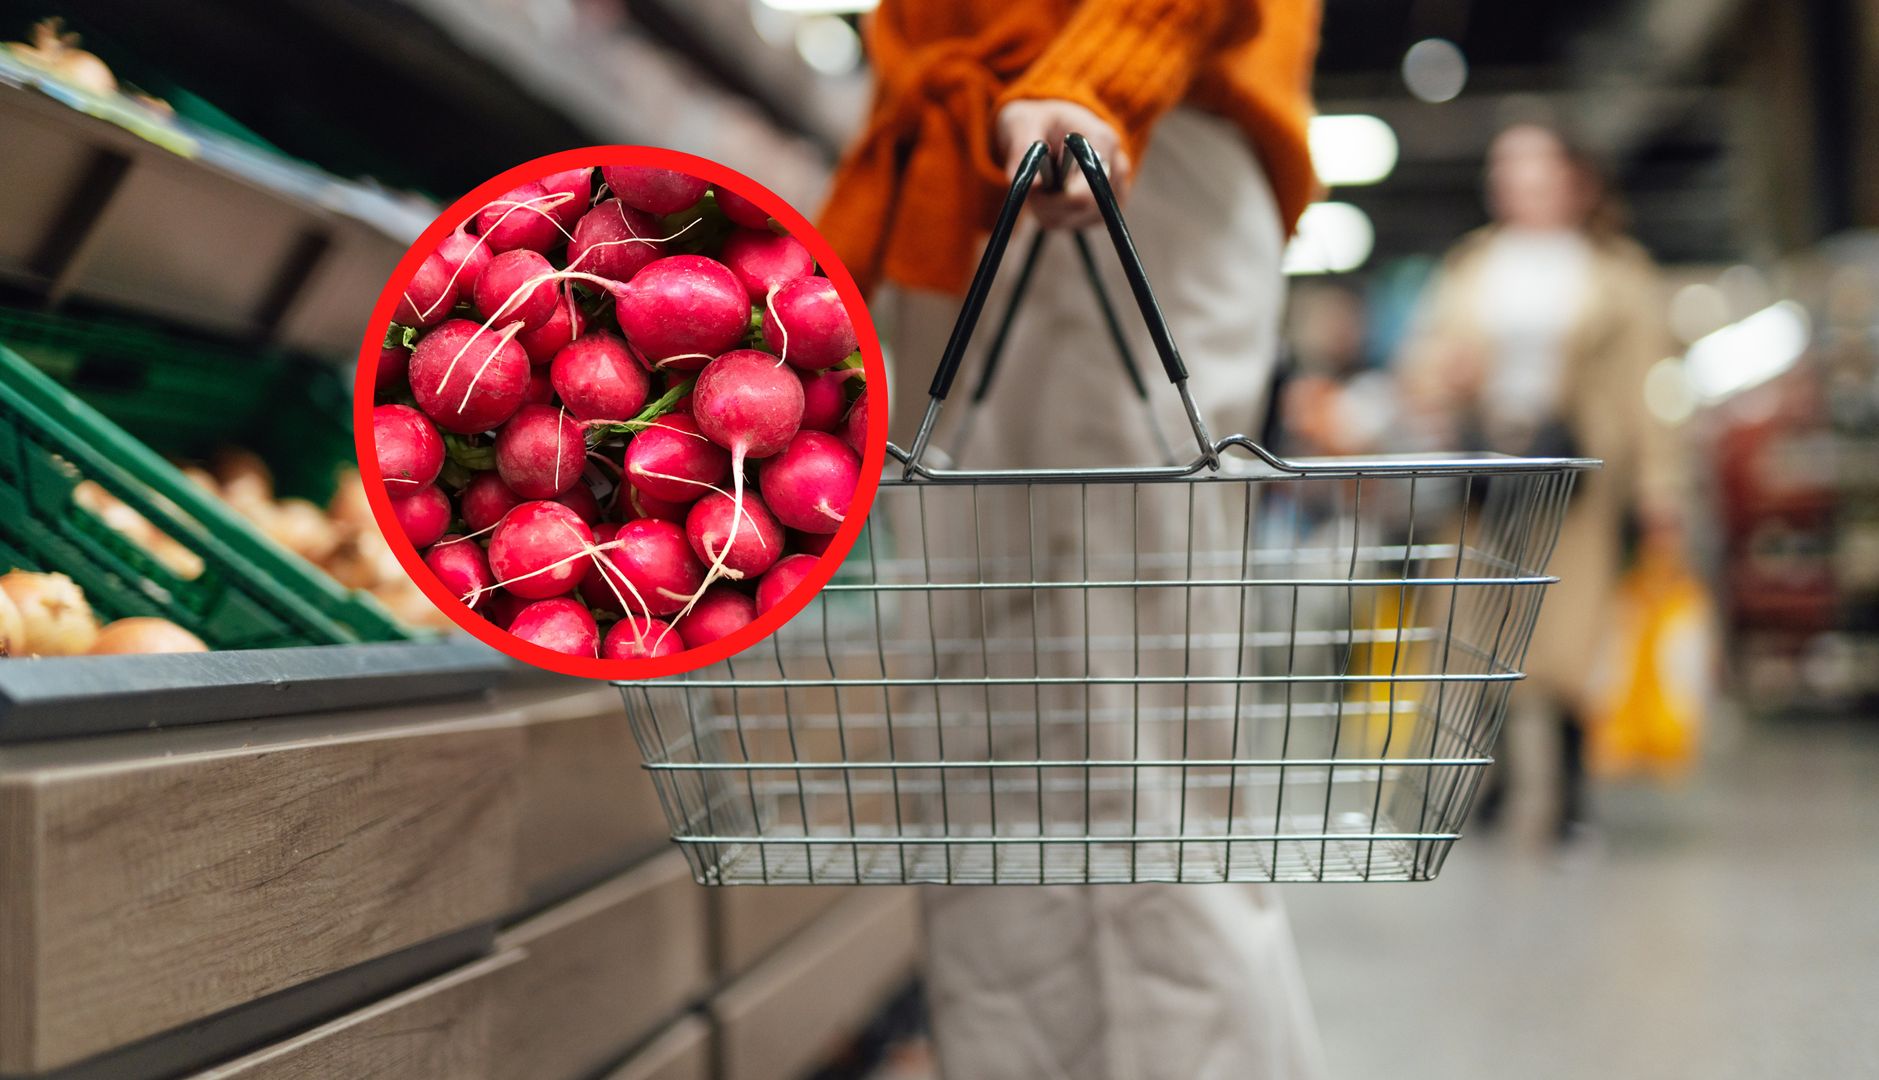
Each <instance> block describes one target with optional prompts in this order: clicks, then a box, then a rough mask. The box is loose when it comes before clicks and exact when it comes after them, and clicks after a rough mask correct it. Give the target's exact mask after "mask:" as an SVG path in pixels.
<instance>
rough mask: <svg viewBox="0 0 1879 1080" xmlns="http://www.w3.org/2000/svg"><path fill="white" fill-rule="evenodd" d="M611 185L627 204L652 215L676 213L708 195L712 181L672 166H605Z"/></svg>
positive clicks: (607, 179)
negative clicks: (706, 189)
mask: <svg viewBox="0 0 1879 1080" xmlns="http://www.w3.org/2000/svg"><path fill="white" fill-rule="evenodd" d="M600 175H601V176H602V177H604V178H605V179H606V181H607V188H608V189H609V190H611V191H612V192H613V194H614V195H615V196H616V197H617V198H619V199H620V201H622V202H624V203H626V205H628V206H631V207H633V208H634V209H637V210H644V211H645V212H647V213H648V214H659V215H661V216H663V215H665V214H676V213H678V212H679V211H680V210H683V209H685V208H686V207H688V206H690V205H692V204H693V203H695V202H697V201H698V200H699V199H701V198H704V194H705V188H707V187H709V186H710V182H709V181H706V180H701V179H699V178H698V177H696V176H690V175H687V174H685V173H682V172H674V171H672V170H671V169H650V168H645V167H642V166H638V165H602V166H601V167H600Z"/></svg>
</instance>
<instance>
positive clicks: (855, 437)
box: [842, 389, 868, 458]
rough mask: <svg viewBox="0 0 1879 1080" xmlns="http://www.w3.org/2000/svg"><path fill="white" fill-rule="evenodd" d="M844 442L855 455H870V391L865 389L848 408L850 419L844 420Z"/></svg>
mask: <svg viewBox="0 0 1879 1080" xmlns="http://www.w3.org/2000/svg"><path fill="white" fill-rule="evenodd" d="M842 442H844V443H847V444H848V448H849V449H850V450H853V451H854V452H855V456H856V457H858V458H860V457H866V456H867V455H868V391H867V390H866V389H863V390H862V391H861V396H860V397H858V398H856V399H855V403H854V405H853V406H851V407H850V408H849V410H848V419H847V420H845V421H843V422H842Z"/></svg>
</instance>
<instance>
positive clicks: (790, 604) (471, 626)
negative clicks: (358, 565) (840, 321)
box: [352, 146, 887, 679]
mask: <svg viewBox="0 0 1879 1080" xmlns="http://www.w3.org/2000/svg"><path fill="white" fill-rule="evenodd" d="M603 165H643V166H651V167H653V168H660V169H674V170H677V171H679V172H685V173H690V174H691V175H693V176H698V177H703V178H704V179H706V180H709V181H711V183H712V184H713V185H723V186H724V187H727V188H730V189H731V190H732V191H734V192H736V193H737V194H739V195H742V196H744V197H745V198H747V199H749V200H750V201H752V202H754V203H756V204H757V205H758V206H761V207H763V208H764V209H765V210H768V211H769V212H770V216H772V217H774V218H775V219H776V220H778V221H779V222H782V224H783V226H784V227H785V228H786V229H788V230H789V233H790V235H791V236H793V237H795V238H796V239H797V240H799V241H801V242H802V244H803V246H805V247H807V248H808V249H809V253H810V254H811V255H813V256H815V260H816V264H817V265H818V266H820V267H821V268H822V272H823V273H824V274H826V275H827V276H828V279H829V280H830V281H831V282H833V283H834V285H835V290H836V292H837V293H838V294H839V295H840V296H841V298H842V303H843V304H844V305H846V306H847V308H848V313H849V317H850V319H851V321H852V322H853V323H854V326H855V337H856V339H857V340H858V342H859V343H860V346H861V357H862V370H863V372H864V374H865V378H866V379H867V383H868V386H869V387H870V388H871V390H872V391H873V392H871V393H869V394H868V438H867V453H866V454H864V455H862V459H861V484H860V486H859V487H857V488H856V489H855V499H854V503H853V504H852V506H851V508H850V510H849V514H848V519H847V520H846V521H844V522H843V523H842V527H841V528H840V529H839V530H837V531H836V533H835V538H834V540H833V541H831V542H830V544H829V548H828V550H827V551H826V552H824V553H823V555H822V556H821V558H819V559H818V560H817V561H816V567H815V569H814V570H812V571H811V572H810V574H809V577H808V578H807V579H806V580H805V581H804V582H803V583H802V584H800V585H798V586H797V587H796V588H795V589H794V590H792V591H791V592H790V594H789V595H788V596H787V597H785V598H784V599H783V601H782V602H781V603H779V604H778V605H777V606H775V607H773V608H771V609H770V610H769V611H767V612H765V613H764V614H762V615H760V616H758V617H757V620H756V621H755V622H753V623H751V624H750V625H749V626H746V627H744V628H743V629H741V630H739V631H737V632H736V633H734V634H730V635H728V636H726V637H724V638H721V639H719V640H717V641H714V642H712V643H711V644H709V645H704V646H701V647H699V648H696V649H687V650H685V651H684V652H681V653H678V654H676V655H673V656H665V657H659V658H657V659H649V660H602V659H599V658H590V657H584V656H569V655H567V654H565V653H558V652H555V651H554V650H552V649H544V648H542V647H541V646H539V645H534V644H531V643H529V642H526V641H523V640H522V639H521V638H518V637H516V636H515V635H513V634H511V633H509V632H508V631H507V630H503V629H501V628H500V627H498V626H497V625H496V624H495V623H492V622H490V621H489V620H488V619H485V618H483V617H482V616H481V615H478V614H477V613H475V612H474V611H471V610H470V609H469V608H468V607H467V606H465V605H464V603H463V601H461V600H459V599H458V598H457V597H455V596H452V595H451V594H450V591H449V590H448V589H446V588H444V585H443V582H441V581H439V580H437V577H436V575H435V574H433V573H431V569H430V567H428V566H426V565H425V564H424V560H423V558H422V557H421V556H420V555H419V554H418V551H417V549H416V548H415V547H413V546H412V544H411V541H410V540H409V539H408V538H406V536H405V534H404V530H403V529H401V528H399V527H398V523H397V519H396V518H395V517H393V516H392V510H391V497H390V496H388V495H387V494H385V484H384V480H383V477H381V476H380V474H379V471H378V454H377V450H376V448H375V447H374V446H373V441H372V407H373V405H374V401H373V397H374V394H375V391H376V385H375V383H376V374H377V371H378V354H379V349H380V348H381V346H383V344H384V341H385V327H386V326H387V325H388V324H389V323H390V322H391V316H392V312H393V311H394V310H395V309H396V308H397V306H398V301H399V299H400V298H401V297H402V296H403V295H404V290H405V285H406V284H407V283H408V282H409V281H410V280H411V278H412V276H413V275H414V274H416V273H417V269H418V266H419V264H421V263H422V262H423V261H424V260H425V258H427V257H428V256H429V255H430V254H431V252H433V251H435V250H436V248H437V245H438V244H439V243H440V242H442V240H443V239H444V237H445V235H447V234H448V233H450V232H451V231H452V230H454V229H455V228H456V227H457V224H458V223H459V222H461V221H464V220H465V219H467V218H468V217H470V215H472V214H474V213H475V212H476V211H478V210H480V209H481V208H482V207H483V206H484V205H486V204H487V203H489V202H490V201H492V200H494V199H495V198H497V197H498V196H500V195H502V194H504V193H505V192H508V191H510V190H512V189H513V188H516V187H518V186H520V185H522V184H525V183H527V182H528V181H530V180H535V179H538V178H540V177H543V176H546V175H548V174H549V173H554V172H560V171H562V170H565V169H578V168H583V167H599V166H603ZM886 386H887V365H886V363H885V362H884V361H883V359H882V357H881V338H880V335H879V334H878V333H877V332H876V331H875V329H874V320H873V319H872V318H871V317H870V316H869V314H868V307H867V304H866V302H865V301H864V299H863V297H862V295H861V289H860V287H859V286H857V285H856V284H855V279H854V278H853V277H852V276H850V275H849V273H848V270H847V268H846V267H844V266H843V265H842V264H841V261H840V260H839V259H837V258H836V257H835V251H834V249H833V248H831V247H830V246H829V244H828V241H826V240H824V239H823V238H822V234H821V233H819V232H817V231H816V230H815V226H813V225H811V224H810V223H809V219H808V218H806V217H804V216H803V215H802V214H800V213H798V212H797V211H796V209H795V208H794V207H792V206H790V205H789V204H788V203H786V202H784V201H783V200H782V199H780V198H778V197H777V195H776V193H775V192H772V191H771V190H770V189H769V188H766V187H764V186H763V185H762V184H759V183H757V182H756V181H755V180H752V179H750V178H749V177H747V176H745V175H743V174H742V173H739V172H736V171H734V170H732V169H729V168H726V167H725V166H723V165H720V164H718V163H717V162H715V161H708V160H706V159H704V158H701V157H697V156H695V155H692V154H687V153H683V152H681V151H678V150H667V149H663V148H661V147H654V146H590V147H585V148H583V149H579V150H564V151H561V152H559V153H554V154H549V155H547V156H545V157H539V158H536V159H535V160H533V161H529V162H524V163H523V164H521V165H517V166H516V167H515V168H513V169H510V170H508V171H506V172H503V173H500V174H498V175H497V176H494V177H491V178H490V179H489V180H487V181H485V182H484V183H482V184H480V185H478V186H477V187H476V188H475V189H474V190H472V191H471V192H470V193H469V194H467V195H465V196H463V197H462V198H461V199H458V200H457V201H456V202H454V203H452V204H451V205H450V207H449V208H448V209H446V210H445V211H444V212H443V213H442V214H440V215H438V217H437V220H436V221H433V222H431V225H430V227H429V228H427V229H425V230H424V233H423V235H421V236H419V237H418V238H417V240H416V241H414V242H413V243H412V245H411V247H410V249H409V250H408V251H406V252H405V255H404V258H402V259H400V260H399V261H398V266H397V268H396V269H394V270H393V271H392V275H391V279H390V280H389V281H387V282H386V283H385V290H384V291H383V292H381V293H380V294H379V297H378V303H377V304H375V305H374V306H373V308H372V319H371V321H370V322H369V323H368V324H367V329H366V334H365V340H364V341H363V342H362V343H361V344H360V346H359V369H358V372H357V374H356V376H355V377H354V380H353V404H352V423H353V443H354V446H355V448H356V450H357V452H358V455H359V473H360V476H361V478H362V479H363V480H364V483H365V495H366V500H367V501H368V502H369V503H370V504H371V507H372V516H373V518H375V519H376V520H377V522H378V528H379V531H380V532H381V533H383V534H384V535H385V539H386V541H387V542H388V543H390V544H391V549H392V552H393V553H394V554H395V555H397V557H398V562H399V563H400V565H402V566H403V567H404V570H405V573H406V574H408V575H409V576H410V577H411V580H412V581H414V582H415V583H416V584H417V586H418V588H420V589H422V590H423V591H424V595H425V596H427V597H429V598H430V601H431V602H432V603H433V604H436V605H437V608H438V610H440V611H442V612H443V613H444V614H446V615H448V616H450V620H451V621H452V622H454V623H456V624H457V625H458V626H459V627H461V628H463V629H464V630H466V631H468V632H469V633H470V634H472V635H474V636H475V637H476V638H477V639H478V640H480V641H482V642H483V643H484V644H486V645H488V646H490V647H491V648H493V649H495V650H497V651H498V652H501V653H503V654H505V655H507V656H510V657H513V658H515V659H517V660H521V661H523V662H524V663H527V664H530V665H532V666H534V667H538V668H545V669H547V670H549V671H554V672H559V673H560V674H563V675H578V676H580V677H582V678H588V679H655V678H661V677H664V676H670V675H682V674H684V673H685V672H687V671H693V670H695V669H697V668H701V667H704V666H706V665H708V664H714V663H717V662H718V661H720V660H723V659H725V658H727V657H730V656H733V655H735V654H737V653H739V652H742V651H743V650H745V649H748V648H750V647H751V646H752V645H755V644H757V643H758V642H760V641H762V640H763V639H764V638H767V637H769V636H770V635H771V634H774V633H776V632H777V631H778V630H779V629H781V628H782V626H783V624H784V623H786V622H788V621H789V620H791V619H793V618H795V617H796V615H797V614H798V613H800V612H801V611H802V609H803V608H804V607H805V606H807V605H808V603H809V601H810V600H813V599H814V598H815V596H816V594H817V593H819V592H821V591H822V587H823V586H825V585H827V584H828V583H829V580H830V579H831V578H832V577H834V576H835V571H836V569H837V568H838V567H839V566H840V565H841V563H842V560H843V559H844V558H846V557H847V555H848V552H849V550H850V549H851V548H853V547H854V546H855V541H856V539H857V538H859V537H860V535H861V530H862V527H863V526H864V525H866V524H867V511H868V508H869V507H871V506H872V505H873V504H874V493H875V489H876V488H877V487H878V486H879V485H880V480H881V469H882V467H883V465H884V464H885V462H886V458H887V393H886V390H885V388H886Z"/></svg>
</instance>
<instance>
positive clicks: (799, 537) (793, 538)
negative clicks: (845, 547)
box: [783, 529, 835, 555]
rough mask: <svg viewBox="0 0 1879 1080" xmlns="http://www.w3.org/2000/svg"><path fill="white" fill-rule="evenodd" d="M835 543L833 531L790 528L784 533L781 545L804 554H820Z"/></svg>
mask: <svg viewBox="0 0 1879 1080" xmlns="http://www.w3.org/2000/svg"><path fill="white" fill-rule="evenodd" d="M833 543H835V534H834V533H806V532H802V531H800V530H797V529H791V530H789V532H788V533H786V534H784V537H783V546H784V547H786V548H788V549H789V550H791V551H796V552H800V553H802V554H804V555H821V554H823V553H824V552H826V551H828V550H829V545H831V544H833Z"/></svg>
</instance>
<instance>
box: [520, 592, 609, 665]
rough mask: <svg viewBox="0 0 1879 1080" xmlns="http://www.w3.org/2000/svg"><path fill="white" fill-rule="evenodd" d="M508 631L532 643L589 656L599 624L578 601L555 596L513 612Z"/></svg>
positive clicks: (597, 638) (597, 642)
mask: <svg viewBox="0 0 1879 1080" xmlns="http://www.w3.org/2000/svg"><path fill="white" fill-rule="evenodd" d="M509 632H510V633H511V634H514V635H515V636H516V637H519V638H521V639H522V640H523V641H526V642H529V643H530V644H532V645H540V646H541V647H542V648H544V649H553V650H554V651H555V652H558V653H566V654H567V655H569V656H593V655H594V653H595V651H596V650H597V649H598V648H599V646H600V627H599V626H597V625H595V623H594V617H593V616H592V615H591V614H589V613H588V611H587V609H586V608H584V607H582V606H581V603H580V601H578V600H570V599H568V598H567V597H565V596H558V597H555V598H554V599H551V600H538V601H536V602H535V603H533V604H530V605H529V606H527V607H525V608H523V609H522V610H521V611H518V612H516V613H515V618H514V620H513V621H511V622H510V623H509Z"/></svg>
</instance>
